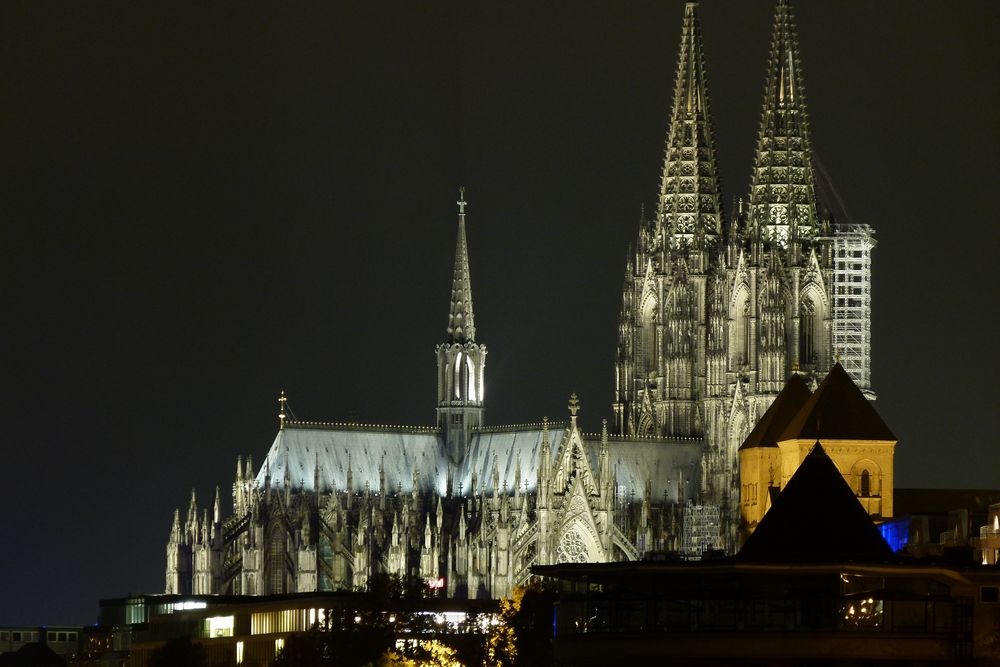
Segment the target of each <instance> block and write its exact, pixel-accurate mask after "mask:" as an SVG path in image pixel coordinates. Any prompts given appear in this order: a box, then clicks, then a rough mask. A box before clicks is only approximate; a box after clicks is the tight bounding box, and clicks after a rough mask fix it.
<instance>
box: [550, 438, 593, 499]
mask: <svg viewBox="0 0 1000 667" xmlns="http://www.w3.org/2000/svg"><path fill="white" fill-rule="evenodd" d="M555 479H556V484H555V486H554V487H553V489H552V490H553V493H555V494H556V495H562V494H565V493H567V492H568V491H569V490H570V489H571V488H572V487H573V484H574V483H575V482H577V481H579V482H581V483H582V484H583V485H584V486H583V488H584V489H585V491H586V493H587V494H588V495H597V494H598V485H597V478H596V477H595V476H594V471H593V467H592V466H591V463H590V458H589V457H588V456H587V448H586V447H585V446H584V443H583V438H582V436H581V435H580V430H579V428H578V427H577V426H576V424H575V423H574V424H572V425H570V427H569V428H568V429H567V434H566V437H565V438H564V439H563V442H562V444H561V445H560V447H559V452H558V454H556V465H555Z"/></svg>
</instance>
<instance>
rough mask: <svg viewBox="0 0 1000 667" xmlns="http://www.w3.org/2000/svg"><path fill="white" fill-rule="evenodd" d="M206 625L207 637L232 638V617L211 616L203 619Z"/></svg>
mask: <svg viewBox="0 0 1000 667" xmlns="http://www.w3.org/2000/svg"><path fill="white" fill-rule="evenodd" d="M205 621H206V622H207V623H208V636H209V637H232V636H233V617H232V616H212V617H211V618H207V619H205Z"/></svg>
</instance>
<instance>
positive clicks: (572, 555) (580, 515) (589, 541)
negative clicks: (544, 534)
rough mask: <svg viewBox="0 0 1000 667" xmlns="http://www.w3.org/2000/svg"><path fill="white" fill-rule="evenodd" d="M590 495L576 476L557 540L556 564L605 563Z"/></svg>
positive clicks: (568, 496) (569, 491) (571, 486)
mask: <svg viewBox="0 0 1000 667" xmlns="http://www.w3.org/2000/svg"><path fill="white" fill-rule="evenodd" d="M589 495H590V494H589V492H588V490H587V489H586V486H585V484H584V481H583V479H582V478H580V477H577V478H576V479H575V480H574V481H573V482H572V484H571V485H570V488H569V490H568V493H567V496H566V503H565V504H564V505H563V508H564V509H563V516H562V521H561V523H560V526H559V530H558V532H557V535H558V537H557V540H556V562H577V563H582V562H602V561H604V560H606V557H605V554H604V549H603V548H602V547H601V540H600V532H599V531H598V528H597V523H596V522H595V521H594V510H593V508H592V507H591V504H590V498H589Z"/></svg>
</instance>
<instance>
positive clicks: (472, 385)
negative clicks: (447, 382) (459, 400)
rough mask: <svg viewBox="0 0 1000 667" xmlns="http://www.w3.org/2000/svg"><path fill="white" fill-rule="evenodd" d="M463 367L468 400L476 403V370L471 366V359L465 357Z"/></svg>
mask: <svg viewBox="0 0 1000 667" xmlns="http://www.w3.org/2000/svg"><path fill="white" fill-rule="evenodd" d="M465 366H466V373H467V375H466V380H467V381H468V386H469V400H470V401H476V400H479V399H478V398H477V397H476V369H475V367H474V366H473V365H472V357H470V356H469V355H465Z"/></svg>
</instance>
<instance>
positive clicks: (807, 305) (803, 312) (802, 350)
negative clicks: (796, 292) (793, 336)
mask: <svg viewBox="0 0 1000 667" xmlns="http://www.w3.org/2000/svg"><path fill="white" fill-rule="evenodd" d="M815 360H816V306H814V305H813V302H812V301H811V300H810V299H804V300H803V301H802V306H801V307H800V308H799V363H803V364H812V363H815Z"/></svg>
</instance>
